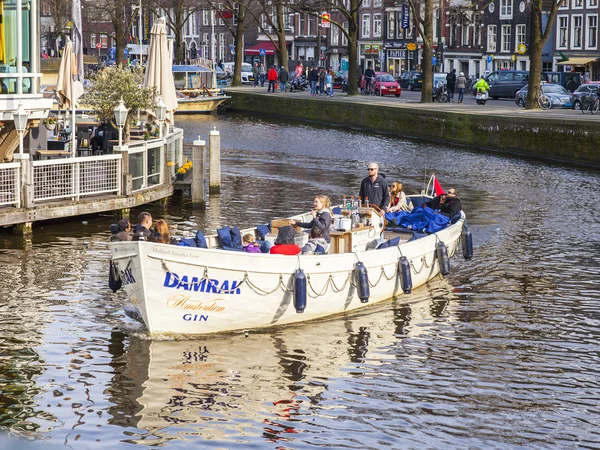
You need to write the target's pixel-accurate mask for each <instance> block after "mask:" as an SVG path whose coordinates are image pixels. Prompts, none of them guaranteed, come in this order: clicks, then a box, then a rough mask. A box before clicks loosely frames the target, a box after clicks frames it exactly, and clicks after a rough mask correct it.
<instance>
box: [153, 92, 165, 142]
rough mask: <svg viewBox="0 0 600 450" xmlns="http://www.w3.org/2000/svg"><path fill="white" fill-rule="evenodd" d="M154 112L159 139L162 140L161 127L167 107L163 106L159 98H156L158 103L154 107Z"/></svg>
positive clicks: (163, 103)
mask: <svg viewBox="0 0 600 450" xmlns="http://www.w3.org/2000/svg"><path fill="white" fill-rule="evenodd" d="M154 112H155V114H156V118H157V119H158V127H159V128H158V129H159V137H160V138H161V139H162V136H163V129H162V126H163V122H164V120H165V117H166V115H167V105H165V102H163V99H162V97H160V96H159V97H158V101H157V102H156V106H155V107H154Z"/></svg>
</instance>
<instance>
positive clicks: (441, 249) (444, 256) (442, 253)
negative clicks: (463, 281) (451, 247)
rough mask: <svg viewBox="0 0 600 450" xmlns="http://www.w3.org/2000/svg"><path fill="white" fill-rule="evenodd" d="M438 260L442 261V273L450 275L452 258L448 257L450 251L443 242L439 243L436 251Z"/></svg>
mask: <svg viewBox="0 0 600 450" xmlns="http://www.w3.org/2000/svg"><path fill="white" fill-rule="evenodd" d="M436 253H437V257H438V260H439V261H440V273H441V274H442V275H448V274H449V273H450V258H449V257H448V249H447V248H446V244H444V243H443V242H442V241H439V242H438V243H437V249H436Z"/></svg>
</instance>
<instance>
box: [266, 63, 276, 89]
mask: <svg viewBox="0 0 600 450" xmlns="http://www.w3.org/2000/svg"><path fill="white" fill-rule="evenodd" d="M267 80H269V87H268V88H267V92H275V83H276V82H277V70H276V69H275V67H271V68H270V69H269V72H268V73H267Z"/></svg>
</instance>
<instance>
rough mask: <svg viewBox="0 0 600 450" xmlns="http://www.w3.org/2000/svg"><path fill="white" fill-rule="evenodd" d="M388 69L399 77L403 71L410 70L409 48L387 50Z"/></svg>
mask: <svg viewBox="0 0 600 450" xmlns="http://www.w3.org/2000/svg"><path fill="white" fill-rule="evenodd" d="M386 54H387V58H386V71H387V72H389V73H391V74H392V75H393V76H394V77H396V78H397V77H399V76H400V75H401V74H402V72H405V71H407V70H408V60H407V50H406V49H388V50H386Z"/></svg>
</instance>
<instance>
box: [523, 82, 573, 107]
mask: <svg viewBox="0 0 600 450" xmlns="http://www.w3.org/2000/svg"><path fill="white" fill-rule="evenodd" d="M540 88H541V89H542V92H543V93H544V94H546V95H547V96H548V98H550V101H551V102H552V107H553V108H570V107H571V105H572V100H571V93H570V92H569V91H567V90H566V89H565V88H564V87H562V86H561V85H560V84H551V83H543V84H542V85H540ZM528 90H529V86H525V87H524V88H522V89H520V90H519V92H517V94H516V95H515V103H516V104H517V105H518V106H521V107H525V103H526V102H527V92H528Z"/></svg>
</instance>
